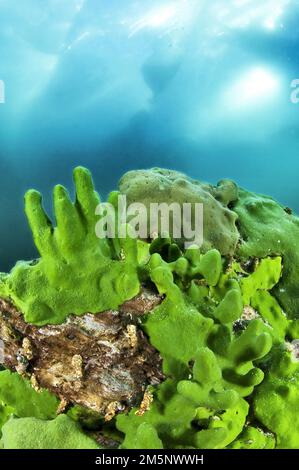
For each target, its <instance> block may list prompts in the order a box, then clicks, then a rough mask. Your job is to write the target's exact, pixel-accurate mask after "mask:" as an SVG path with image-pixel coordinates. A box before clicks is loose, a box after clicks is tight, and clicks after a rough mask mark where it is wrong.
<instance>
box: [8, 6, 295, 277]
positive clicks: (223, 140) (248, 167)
mask: <svg viewBox="0 0 299 470" xmlns="http://www.w3.org/2000/svg"><path fill="white" fill-rule="evenodd" d="M298 40H299V2H298V1H297V0H291V1H287V0H269V1H267V0H264V1H260V0H218V1H217V0H215V1H211V0H172V1H171V0H169V1H167V0H140V1H135V0H62V1H61V0H59V1H58V0H22V1H20V0H0V80H1V83H2V92H3V93H5V95H4V96H2V98H5V99H2V101H5V102H4V103H0V175H1V180H0V215H1V225H0V227H1V232H0V271H7V270H9V269H10V268H11V267H12V266H13V264H14V263H15V262H16V261H17V260H18V259H30V258H32V257H34V256H36V252H35V250H34V248H33V245H32V242H31V236H30V234H29V229H28V228H27V222H26V220H25V216H24V214H23V194H24V192H25V191H26V190H27V189H28V188H31V187H33V188H35V189H38V190H40V191H42V192H43V194H44V196H45V205H46V207H47V208H48V209H49V210H50V208H51V189H52V187H53V185H55V184H56V183H62V184H64V185H66V186H67V187H68V188H70V189H72V169H73V167H74V166H76V165H84V166H87V167H88V168H89V169H90V170H91V171H92V172H93V176H94V180H95V184H96V187H97V189H98V190H99V192H100V194H101V195H102V197H105V196H106V195H107V193H108V192H109V191H110V190H113V189H115V188H116V186H117V182H118V180H119V178H120V176H121V175H122V174H123V173H124V172H126V171H127V170H130V169H137V168H148V167H153V166H162V167H168V168H171V169H177V170H180V171H183V172H186V173H188V175H189V176H191V177H193V178H197V179H200V180H203V181H209V182H211V183H216V182H217V181H218V180H219V179H223V178H232V179H234V180H235V181H236V182H237V183H238V184H239V185H241V186H244V187H246V188H248V189H250V190H253V191H257V192H259V193H265V194H269V195H271V196H273V197H275V198H276V199H278V200H279V201H280V202H281V203H282V204H285V205H286V206H289V207H290V208H292V209H294V210H295V211H296V212H299V197H298V193H299V189H298V175H299V171H298V170H299V158H298V157H299V155H298V150H299V145H298V144H299V132H298V131H299V104H295V102H292V100H291V94H292V93H294V89H293V88H292V87H291V84H292V82H293V80H295V79H297V78H299V54H298V50H299V43H298ZM293 86H294V83H293ZM298 96H299V93H298ZM0 98H1V97H0ZM0 101H1V99H0ZM293 101H294V100H293ZM296 101H297V100H296Z"/></svg>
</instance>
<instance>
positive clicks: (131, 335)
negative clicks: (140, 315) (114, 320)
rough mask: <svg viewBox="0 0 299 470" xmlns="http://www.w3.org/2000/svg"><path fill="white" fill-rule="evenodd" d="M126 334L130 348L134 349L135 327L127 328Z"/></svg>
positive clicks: (135, 344) (136, 340) (135, 342)
mask: <svg viewBox="0 0 299 470" xmlns="http://www.w3.org/2000/svg"><path fill="white" fill-rule="evenodd" d="M127 333H128V335H129V341H130V345H131V348H133V349H135V348H136V346H137V344H138V337H137V330H136V326H135V325H128V326H127Z"/></svg>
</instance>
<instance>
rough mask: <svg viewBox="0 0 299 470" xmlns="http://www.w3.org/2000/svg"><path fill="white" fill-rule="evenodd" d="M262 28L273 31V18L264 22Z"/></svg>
mask: <svg viewBox="0 0 299 470" xmlns="http://www.w3.org/2000/svg"><path fill="white" fill-rule="evenodd" d="M264 26H265V28H267V29H275V20H274V19H273V18H268V19H267V20H266V21H265V22H264Z"/></svg>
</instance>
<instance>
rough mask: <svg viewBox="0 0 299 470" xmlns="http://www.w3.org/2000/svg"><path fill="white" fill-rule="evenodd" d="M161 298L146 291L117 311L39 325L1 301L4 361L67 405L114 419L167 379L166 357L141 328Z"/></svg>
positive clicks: (0, 324)
mask: <svg viewBox="0 0 299 470" xmlns="http://www.w3.org/2000/svg"><path fill="white" fill-rule="evenodd" d="M161 300H162V299H161V297H160V296H159V295H158V294H156V293H154V292H151V291H149V290H146V289H144V290H143V291H142V292H141V293H140V294H139V295H138V296H137V297H135V298H134V299H132V300H130V301H128V302H126V303H125V304H123V305H122V306H121V307H120V308H119V310H117V311H112V310H109V311H106V312H102V313H97V314H91V313H86V314H85V315H83V316H74V315H71V316H69V317H68V319H67V321H66V322H65V323H63V324H60V325H47V326H43V327H37V326H34V325H31V324H28V323H26V322H25V321H24V317H23V315H22V313H21V312H20V311H18V310H17V309H16V308H15V307H14V306H13V305H12V303H10V302H9V301H7V300H4V299H0V339H1V340H2V341H3V343H4V358H3V365H4V366H5V367H6V368H8V369H10V370H12V371H16V372H18V373H19V374H21V375H23V376H25V377H27V378H29V379H30V380H31V383H32V385H33V387H34V388H36V389H38V388H39V387H42V388H46V389H48V390H49V391H51V392H53V393H54V394H55V395H56V396H58V397H59V398H60V399H61V400H62V407H63V406H66V405H67V404H68V403H72V404H78V405H81V406H83V407H87V408H89V409H91V410H94V411H95V412H98V413H100V414H102V415H104V416H105V418H106V420H109V419H111V418H112V417H113V416H114V415H115V414H116V413H118V412H119V411H125V410H128V409H130V408H132V407H133V406H136V405H137V406H138V404H140V403H141V402H142V398H143V395H144V393H145V391H146V389H147V387H148V386H149V385H155V384H158V383H160V382H161V381H162V380H163V374H162V365H161V358H160V355H159V353H158V352H157V351H156V350H155V349H154V348H153V347H152V346H151V345H150V344H149V341H148V339H147V337H146V335H145V334H144V333H143V331H142V329H141V328H140V316H142V315H144V314H146V313H149V312H150V311H151V310H153V308H154V307H155V306H157V305H158V304H159V303H160V302H161Z"/></svg>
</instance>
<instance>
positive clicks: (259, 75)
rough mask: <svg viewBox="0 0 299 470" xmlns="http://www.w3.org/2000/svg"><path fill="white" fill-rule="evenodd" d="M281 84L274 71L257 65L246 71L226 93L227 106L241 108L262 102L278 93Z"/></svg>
mask: <svg viewBox="0 0 299 470" xmlns="http://www.w3.org/2000/svg"><path fill="white" fill-rule="evenodd" d="M279 86H280V80H279V78H278V77H277V76H276V75H275V74H274V73H273V72H272V71H270V70H267V69H265V68H263V67H256V68H254V69H251V70H249V71H248V72H246V73H244V75H243V76H241V78H240V79H239V80H238V81H237V82H236V83H235V84H233V86H232V87H230V89H229V90H228V91H227V92H226V93H225V103H226V106H228V107H230V108H232V109H240V108H244V107H247V108H248V107H250V106H256V105H259V104H262V103H263V102H265V101H267V100H269V99H270V98H273V97H274V96H275V95H276V94H277V92H278V90H279Z"/></svg>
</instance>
